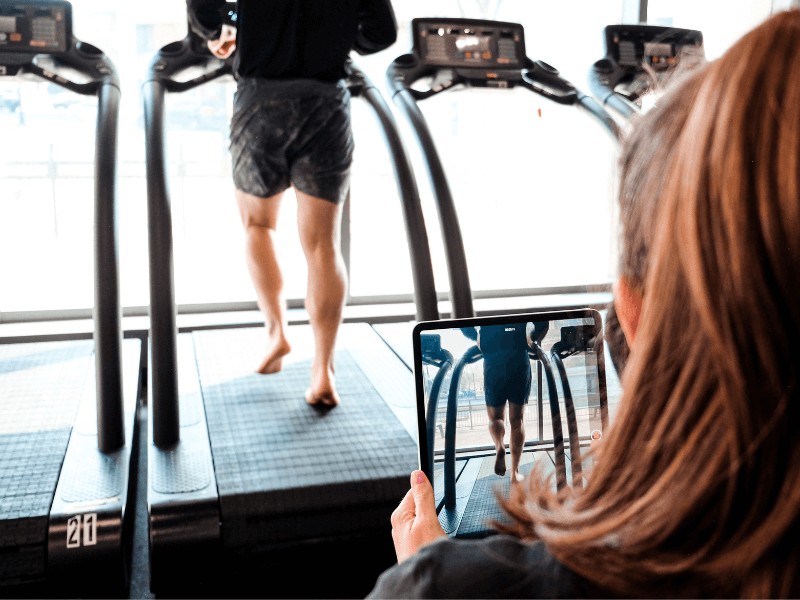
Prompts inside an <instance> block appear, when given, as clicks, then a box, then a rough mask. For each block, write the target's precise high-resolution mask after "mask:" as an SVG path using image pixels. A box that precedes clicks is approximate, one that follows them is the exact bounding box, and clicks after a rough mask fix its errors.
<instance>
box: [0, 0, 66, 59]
mask: <svg viewBox="0 0 800 600" xmlns="http://www.w3.org/2000/svg"><path fill="white" fill-rule="evenodd" d="M71 35H72V5H71V4H70V3H69V2H60V1H59V2H49V1H44V0H40V1H35V2H3V3H1V4H0V54H3V53H9V52H13V53H25V54H40V53H42V54H43V53H47V54H59V53H64V52H66V51H67V50H68V49H69V44H70V37H71Z"/></svg>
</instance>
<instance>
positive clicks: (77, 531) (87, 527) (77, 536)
mask: <svg viewBox="0 0 800 600" xmlns="http://www.w3.org/2000/svg"><path fill="white" fill-rule="evenodd" d="M95 544H97V513H88V514H85V515H75V516H74V517H70V518H69V520H67V548H80V547H81V546H94V545H95Z"/></svg>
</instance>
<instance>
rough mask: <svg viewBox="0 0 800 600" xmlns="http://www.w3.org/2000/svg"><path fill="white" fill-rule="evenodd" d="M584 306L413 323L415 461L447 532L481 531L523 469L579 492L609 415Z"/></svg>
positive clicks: (591, 317) (598, 341)
mask: <svg viewBox="0 0 800 600" xmlns="http://www.w3.org/2000/svg"><path fill="white" fill-rule="evenodd" d="M602 333H603V325H602V319H601V316H600V313H599V312H598V311H597V310H594V309H572V310H558V311H547V312H537V313H526V314H514V315H501V316H485V317H475V318H468V319H449V320H448V319H444V320H439V321H423V322H420V323H418V324H417V325H416V326H415V327H414V330H413V334H412V335H413V347H414V379H415V386H416V402H417V423H418V432H419V435H418V440H419V441H418V446H419V462H420V467H421V468H422V470H423V471H424V472H425V473H426V475H427V476H428V479H429V480H430V481H431V482H432V483H433V487H434V493H435V496H436V510H437V513H438V514H439V521H440V523H441V524H442V527H444V529H445V531H446V532H447V533H448V535H451V536H454V537H481V536H484V535H487V534H489V533H491V532H492V531H493V528H492V520H497V521H501V522H502V521H503V520H504V519H505V517H504V514H503V512H502V510H501V509H500V507H499V505H498V503H497V493H498V492H499V493H500V494H505V493H507V492H508V490H509V487H510V486H511V485H514V484H516V483H517V482H521V481H522V478H524V476H525V475H527V474H528V473H530V472H531V470H532V469H533V468H534V467H537V468H540V469H543V470H544V472H546V473H552V474H553V477H552V480H553V482H554V485H555V486H556V487H558V488H563V487H564V486H573V487H581V486H582V485H583V483H584V481H585V477H586V473H587V471H588V468H589V466H590V465H589V463H588V460H590V458H589V457H587V456H585V455H586V450H588V449H589V448H590V447H591V445H592V444H593V443H596V441H597V440H599V439H600V438H601V437H602V435H603V431H604V429H605V427H606V425H607V421H608V406H607V398H606V380H605V365H604V358H603V335H602Z"/></svg>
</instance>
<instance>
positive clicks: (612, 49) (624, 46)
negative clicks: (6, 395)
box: [606, 25, 703, 71]
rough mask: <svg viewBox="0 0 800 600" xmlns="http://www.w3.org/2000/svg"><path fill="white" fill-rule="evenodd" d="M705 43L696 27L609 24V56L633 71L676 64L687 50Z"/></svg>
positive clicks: (665, 67)
mask: <svg viewBox="0 0 800 600" xmlns="http://www.w3.org/2000/svg"><path fill="white" fill-rule="evenodd" d="M702 45H703V35H702V33H701V32H700V31H697V30H693V29H679V28H675V27H662V26H657V25H614V26H608V27H606V50H607V55H608V56H610V57H611V58H613V59H614V60H615V61H616V62H617V64H619V65H620V66H621V67H624V68H626V69H630V70H638V69H641V68H642V66H643V65H647V66H650V67H652V68H653V69H655V70H656V71H660V70H664V69H668V68H670V67H673V66H675V65H676V64H677V63H678V62H679V60H680V58H681V55H682V54H683V53H684V52H686V51H687V50H690V51H692V50H697V49H700V48H701V47H702Z"/></svg>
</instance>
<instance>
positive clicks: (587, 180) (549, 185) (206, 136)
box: [0, 0, 772, 320]
mask: <svg viewBox="0 0 800 600" xmlns="http://www.w3.org/2000/svg"><path fill="white" fill-rule="evenodd" d="M735 4H736V6H737V7H738V8H733V7H732V5H731V4H730V3H722V2H713V3H705V4H703V6H702V7H700V6H699V5H698V3H697V2H693V3H688V2H684V1H683V0H679V1H675V0H672V1H661V0H652V1H651V2H650V3H649V8H648V15H649V17H650V22H652V23H656V22H658V23H672V24H675V25H676V26H685V27H692V28H698V29H701V30H703V31H704V34H705V36H706V44H707V48H708V51H709V54H716V53H718V52H720V51H721V50H722V49H724V48H725V47H727V45H729V44H730V43H731V42H732V41H733V40H734V39H735V38H736V37H737V36H738V35H740V33H741V32H742V31H743V30H745V29H747V28H749V27H750V26H752V25H753V24H754V23H755V22H757V21H759V20H761V19H762V18H763V17H765V16H766V15H767V14H768V13H769V12H770V10H771V8H772V7H771V5H770V3H769V2H768V1H767V0H761V1H760V2H756V3H752V2H744V1H738V2H736V3H735ZM72 5H73V19H74V23H73V25H74V33H75V35H76V37H77V38H78V39H80V40H83V41H86V42H89V43H91V44H93V45H95V46H97V47H99V48H100V49H101V50H103V51H104V52H105V53H106V55H107V56H108V57H109V58H110V59H111V61H112V62H113V63H114V65H115V66H116V68H117V71H118V73H119V76H120V80H121V89H122V101H121V105H120V128H119V146H118V157H119V166H118V185H117V196H118V201H119V210H120V212H119V215H120V232H119V235H120V254H121V271H120V273H121V296H122V298H121V300H122V304H123V306H124V307H126V309H127V310H128V311H130V310H132V309H135V310H140V311H141V310H143V307H145V306H146V305H147V304H148V302H149V290H148V288H149V281H148V267H147V265H148V259H147V255H148V248H147V212H146V211H147V195H146V194H147V191H146V190H147V188H146V179H145V166H144V155H145V146H144V128H143V114H142V113H143V101H142V96H141V92H140V89H141V84H142V81H143V80H144V78H145V76H146V74H147V70H148V64H149V62H150V61H151V59H152V58H153V57H154V56H155V54H156V52H157V50H158V49H159V48H161V47H162V46H164V45H166V44H167V43H170V42H173V41H176V40H180V39H182V38H183V37H184V36H185V35H186V15H185V4H184V2H183V1H182V0H168V1H166V0H144V1H142V2H122V3H119V2H107V1H105V0H73V2H72ZM631 5H636V7H637V8H638V2H636V3H633V2H631V1H630V0H606V1H603V2H597V1H596V0H570V1H559V2H531V1H530V0H493V1H490V0H459V1H456V0H402V1H396V2H394V6H395V11H396V14H397V18H398V22H399V24H400V27H401V30H400V32H399V37H398V42H397V43H396V44H395V45H394V46H393V47H391V48H389V49H387V50H385V51H383V52H381V53H379V54H376V55H373V56H368V57H359V56H357V55H354V60H355V61H356V64H357V65H358V66H359V67H360V68H361V69H362V70H363V71H364V72H365V73H366V74H367V75H368V76H369V77H370V78H371V79H372V81H373V82H374V83H375V84H376V85H377V86H378V87H379V89H382V90H384V92H386V93H385V99H386V102H387V104H388V105H389V106H390V108H391V109H392V110H393V112H394V114H395V117H396V120H397V122H398V125H399V127H400V129H401V133H402V134H403V137H404V139H405V141H406V146H407V149H408V153H409V156H410V157H411V159H412V162H413V166H414V168H415V174H416V178H417V184H418V188H419V191H420V194H421V197H422V201H423V209H424V212H425V216H426V220H427V225H428V235H429V238H430V243H431V251H432V254H433V260H434V263H435V264H434V269H435V276H436V284H437V289H438V290H439V291H440V292H446V291H447V287H448V279H447V273H446V270H445V264H444V251H443V246H442V243H441V236H440V232H439V225H438V217H437V214H436V209H435V205H434V201H433V192H432V190H431V188H430V185H429V182H428V175H427V171H426V168H425V165H424V163H423V162H422V160H421V156H420V152H419V149H418V148H417V146H416V140H415V138H414V136H413V133H412V131H411V130H410V128H409V127H408V124H407V123H406V122H405V120H404V119H405V118H404V116H403V115H402V113H401V112H400V111H398V110H396V109H395V106H394V105H393V104H392V101H391V98H390V94H389V93H388V91H386V82H385V77H386V69H387V67H388V65H389V64H390V63H391V61H392V60H394V59H395V58H396V57H398V56H400V55H401V54H404V53H407V52H409V51H410V49H411V34H410V21H411V19H412V18H414V17H422V16H451V17H459V16H460V17H467V18H485V19H496V20H504V21H513V22H518V23H521V24H522V25H523V26H524V27H525V33H526V40H525V41H526V49H527V54H528V56H529V57H530V58H533V59H541V60H544V61H545V62H547V63H549V64H551V65H553V66H555V67H556V68H558V69H559V70H560V71H561V73H562V74H563V75H564V76H565V77H566V78H567V79H569V80H570V81H572V82H573V83H575V84H576V85H577V86H578V87H579V88H581V89H583V90H584V91H588V87H587V84H586V75H587V73H588V70H589V67H590V66H591V64H592V63H593V62H594V61H595V60H597V59H598V58H600V57H601V56H602V53H603V47H602V44H603V40H602V29H603V27H605V25H608V24H612V23H618V22H623V19H624V15H628V14H630V12H631ZM701 9H702V10H701ZM722 12H724V13H725V14H726V15H727V16H726V18H725V19H724V20H720V19H718V18H717V17H718V15H719V14H721V13H722ZM728 16H730V18H731V19H734V24H733V25H732V26H731V25H729V23H731V21H730V19H729V18H728ZM626 22H630V20H628V21H626ZM723 24H724V25H723ZM233 89H234V84H233V81H232V80H231V79H224V80H217V81H213V82H210V83H207V84H204V85H203V86H200V87H198V88H195V89H192V90H190V91H187V92H184V93H180V94H167V104H166V109H167V111H166V116H167V121H166V123H167V127H168V133H167V136H166V141H167V153H168V163H169V167H168V168H169V190H170V199H171V203H172V207H173V224H174V255H175V286H176V300H177V302H178V304H179V306H180V305H187V304H191V305H203V304H216V303H223V304H225V303H252V305H253V307H255V294H254V292H253V289H252V285H251V284H250V281H249V278H248V275H247V270H246V267H245V263H244V256H243V237H242V232H241V226H240V224H239V221H238V213H237V211H236V206H235V203H234V199H233V186H232V182H231V177H230V164H229V157H228V150H227V147H228V139H227V122H228V118H229V114H230V106H231V100H232V94H233ZM96 106H97V101H96V99H95V98H93V97H85V96H80V95H78V94H73V93H71V92H69V91H67V90H63V89H61V88H59V87H57V86H53V85H51V84H48V83H45V82H40V81H35V80H33V81H20V80H17V79H10V80H6V79H3V78H0V127H2V132H3V136H2V138H3V144H0V256H2V257H3V258H2V260H1V261H0V282H2V283H0V311H2V313H4V314H3V320H7V319H8V318H9V315H11V316H12V317H13V316H14V315H17V318H20V319H21V318H22V316H25V315H31V314H32V313H35V312H37V311H64V310H78V311H84V312H86V313H87V314H88V311H89V310H90V309H91V306H92V303H93V287H92V280H93V274H92V270H93V258H92V252H93V244H92V227H93V218H92V213H93V161H94V152H95V148H94V128H95V119H96ZM419 106H420V109H421V110H422V112H423V114H424V115H425V118H426V121H427V123H428V125H429V127H430V129H431V131H432V133H433V135H434V139H435V141H436V144H437V148H438V150H439V153H440V156H441V157H442V160H443V162H444V164H445V169H446V173H447V175H448V178H449V182H450V186H451V191H452V194H453V197H454V199H455V201H456V204H457V207H458V210H459V215H460V222H461V228H462V232H463V235H464V240H465V245H466V251H467V259H468V263H469V269H470V277H471V281H472V286H473V289H474V290H475V291H477V292H483V293H498V294H499V293H505V292H506V291H508V290H511V291H514V290H516V291H520V290H528V291H530V290H536V289H539V288H552V287H558V288H570V287H573V286H580V285H585V284H596V283H605V282H608V281H610V279H611V277H612V276H613V271H614V223H613V211H612V206H613V181H614V173H613V171H614V164H615V159H616V144H615V142H614V141H613V140H612V139H611V138H610V136H609V135H608V134H607V133H606V132H605V131H604V130H603V129H602V128H601V127H600V126H598V125H597V123H595V122H593V120H592V119H591V118H590V117H588V116H587V115H586V114H585V113H583V112H580V111H578V110H577V109H575V108H573V107H564V106H559V105H557V104H555V103H553V102H550V101H548V100H546V99H544V98H542V97H540V96H537V95H535V94H533V93H531V92H529V91H527V90H522V89H513V90H475V89H472V90H461V91H458V90H453V91H449V92H445V93H442V94H440V95H437V96H435V97H433V98H431V99H429V100H425V101H421V102H420V104H419ZM353 119H354V129H355V136H356V155H355V163H354V171H353V185H352V192H351V207H350V215H351V216H350V218H351V229H350V234H351V262H350V276H351V277H350V293H351V296H352V297H353V300H354V301H358V300H359V298H365V297H368V298H373V299H374V298H375V297H378V298H387V299H389V298H391V299H399V298H407V299H411V297H412V296H411V293H412V289H411V286H412V280H411V269H410V263H409V254H408V248H407V243H406V236H405V226H404V223H403V217H402V210H401V206H400V200H399V194H398V191H397V189H396V185H397V184H396V181H395V178H394V172H393V168H392V165H391V162H390V159H389V153H388V150H387V148H386V144H385V142H384V140H383V137H382V136H383V134H382V132H381V130H380V129H379V126H378V123H377V121H376V119H375V115H374V114H373V112H372V109H371V108H370V107H369V106H367V104H366V103H365V102H362V101H360V100H359V99H354V102H353ZM279 235H280V241H279V244H280V259H281V261H282V264H283V265H284V272H285V277H286V281H285V286H286V293H287V296H288V297H289V298H290V299H294V300H295V301H297V302H299V301H301V299H302V298H303V296H304V294H305V282H306V279H305V263H304V260H303V255H302V252H301V251H300V246H299V242H298V240H297V234H296V227H295V211H294V197H293V195H291V193H289V194H287V197H286V198H285V200H284V206H283V210H282V215H281V222H280V231H279ZM20 315H22V316H20Z"/></svg>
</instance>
